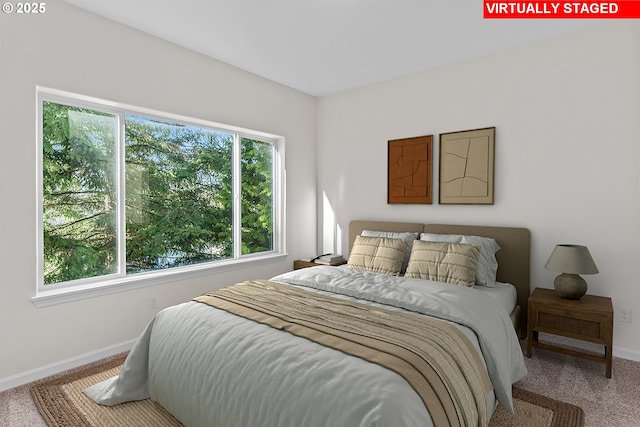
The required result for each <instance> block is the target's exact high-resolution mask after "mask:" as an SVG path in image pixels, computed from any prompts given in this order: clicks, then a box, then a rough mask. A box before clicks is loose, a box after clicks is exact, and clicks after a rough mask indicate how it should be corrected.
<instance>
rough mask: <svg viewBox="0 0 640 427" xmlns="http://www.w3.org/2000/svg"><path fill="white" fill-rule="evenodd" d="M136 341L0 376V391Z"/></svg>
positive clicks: (125, 348) (110, 353) (128, 346)
mask: <svg viewBox="0 0 640 427" xmlns="http://www.w3.org/2000/svg"><path fill="white" fill-rule="evenodd" d="M136 341H137V339H133V340H130V341H125V342H122V343H120V344H116V345H112V346H109V347H105V348H103V349H100V350H97V351H91V352H89V353H84V354H81V355H79V356H75V357H72V358H70V359H66V360H62V361H60V362H57V363H52V364H50V365H46V366H43V367H41V368H36V369H31V370H29V371H26V372H22V373H20V374H16V375H12V376H10V377H7V378H0V391H4V390H8V389H10V388H13V387H18V386H20V385H23V384H27V383H30V382H32V381H36V380H39V379H42V378H45V377H48V376H50V375H55V374H58V373H60V372H63V371H67V370H69V369H73V368H77V367H78V366H82V365H86V364H87V363H91V362H95V361H96V360H100V359H104V358H105V357H109V356H113V355H116V354H118V353H122V352H123V351H129V350H131V348H132V347H133V345H134V344H135V342H136Z"/></svg>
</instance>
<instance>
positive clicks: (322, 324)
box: [85, 221, 529, 427]
mask: <svg viewBox="0 0 640 427" xmlns="http://www.w3.org/2000/svg"><path fill="white" fill-rule="evenodd" d="M371 231H373V232H376V233H380V232H383V233H396V232H403V233H406V232H413V233H417V235H418V236H419V235H420V234H421V233H427V235H429V236H431V235H465V236H484V237H489V238H493V239H495V242H497V244H499V245H500V247H501V249H500V251H498V253H497V254H496V258H497V261H498V272H497V280H498V281H499V282H504V283H511V284H513V285H514V289H516V291H517V297H515V299H516V303H515V304H514V308H513V309H511V310H508V309H507V308H505V307H503V306H501V304H500V303H499V302H497V301H496V298H493V297H492V296H488V295H485V294H483V293H482V292H481V291H480V290H479V289H476V288H479V286H457V285H453V284H451V283H444V282H440V281H437V280H425V279H424V278H421V277H409V276H410V274H409V273H411V271H410V270H406V272H403V273H402V274H399V275H395V274H389V273H387V272H380V271H374V270H375V268H374V269H366V268H357V267H358V265H357V260H365V261H366V262H369V261H371V260H372V259H373V260H374V261H376V262H383V264H384V265H387V264H388V260H385V259H383V258H385V257H386V255H385V257H382V256H379V255H380V254H387V253H388V252H386V251H388V250H391V251H395V250H396V249H398V248H401V247H404V246H402V245H404V243H403V244H402V245H401V244H400V243H399V240H401V239H397V238H390V237H387V236H382V237H378V236H367V237H365V236H364V235H366V234H367V233H369V232H371ZM358 236H359V237H358ZM370 242H375V243H376V244H378V243H380V244H383V246H384V245H386V244H389V245H390V246H389V247H383V248H382V249H380V248H378V249H376V251H377V252H376V254H377V255H376V256H374V258H370V257H369V258H368V255H363V256H362V257H361V256H360V252H359V251H360V250H361V249H363V248H365V249H366V248H368V247H369V246H370V245H369V243H370ZM434 245H436V244H433V243H431V242H428V241H425V243H420V244H415V246H416V247H418V246H420V247H421V248H422V247H429V248H431V247H432V246H434ZM437 245H441V246H442V245H444V246H443V247H446V248H448V249H447V250H450V249H451V248H454V249H456V250H458V249H462V250H464V251H465V254H467V253H468V254H470V257H471V258H475V259H478V258H479V257H480V255H479V249H478V246H472V245H468V244H462V243H460V244H458V243H455V242H448V243H442V244H441V243H437ZM350 247H351V248H352V254H351V255H350V257H349V264H348V265H346V266H341V267H330V266H319V267H313V268H307V269H302V270H295V271H292V272H287V273H284V274H281V275H278V276H276V277H273V278H271V279H269V280H254V281H247V282H243V283H241V284H237V285H234V286H230V287H226V288H223V289H220V290H218V291H215V292H212V293H209V294H206V295H202V296H200V297H198V298H196V299H195V300H194V301H189V302H186V303H183V304H179V305H177V306H174V307H169V308H168V309H165V310H163V311H161V312H160V313H158V315H156V317H155V318H154V319H153V320H152V321H151V322H150V324H149V325H148V326H147V327H146V329H145V330H144V331H143V333H142V335H141V336H140V338H139V339H138V341H137V342H136V344H135V345H134V347H133V348H132V350H131V352H130V353H129V356H128V357H127V360H126V361H125V363H124V365H123V367H122V369H121V371H120V374H119V376H117V377H114V378H112V379H109V380H107V381H104V382H102V383H99V384H97V385H95V386H92V387H90V388H88V389H87V390H85V394H87V395H88V396H89V397H90V398H92V399H93V400H94V401H96V402H98V403H100V404H103V405H116V404H119V403H123V402H127V401H131V400H141V399H146V398H149V397H150V398H151V399H152V400H154V401H156V402H158V403H159V404H160V405H161V406H163V407H164V408H165V409H167V410H168V411H169V412H170V413H171V414H173V415H174V416H175V417H176V418H177V419H178V420H179V421H181V422H182V423H183V424H184V425H186V426H188V427H196V426H213V425H215V426H219V427H223V426H326V425H331V426H394V427H396V426H413V425H416V426H418V425H420V426H430V425H436V426H441V425H479V426H483V425H487V423H488V420H489V419H490V418H491V414H492V413H493V410H494V409H495V407H496V405H497V404H498V402H499V403H500V404H502V405H504V406H505V407H506V408H507V409H509V410H511V409H512V398H511V385H512V384H513V383H514V382H516V381H518V380H520V379H521V378H522V377H524V375H526V369H525V367H524V361H523V357H522V351H521V349H520V345H519V342H518V336H517V333H516V329H519V330H521V328H522V320H524V319H526V315H525V316H523V308H526V304H525V302H526V297H527V296H528V292H529V291H528V288H529V283H528V281H529V232H528V231H527V230H526V229H521V228H504V227H474V226H449V225H423V224H417V223H395V222H376V221H352V222H351V224H350ZM381 247H382V246H381ZM434 247H435V246H434ZM438 247H440V246H438ZM416 251H417V250H416ZM412 256H413V255H412ZM456 256H457V255H456ZM391 258H394V259H393V260H392V261H393V265H394V267H393V268H394V269H395V268H396V266H398V265H400V264H402V268H407V266H406V263H405V261H406V260H398V259H397V257H396V256H394V257H391ZM446 259H448V258H446ZM415 265H419V264H418V263H417V262H416V261H415V260H414V262H413V264H411V265H410V266H411V268H413V267H414V266H415ZM442 265H443V266H444V263H443V264H442ZM398 268H400V267H398ZM456 268H457V267H456ZM445 270H447V269H446V268H444V267H440V269H439V270H438V271H445ZM394 271H396V270H394ZM447 271H448V270H447ZM420 274H422V273H420ZM467 276H468V274H467ZM525 330H526V329H525Z"/></svg>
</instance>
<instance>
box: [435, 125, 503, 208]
mask: <svg viewBox="0 0 640 427" xmlns="http://www.w3.org/2000/svg"><path fill="white" fill-rule="evenodd" d="M495 132H496V128H495V127H491V128H485V129H475V130H468V131H461V132H451V133H443V134H440V187H439V202H440V203H441V204H485V205H492V204H493V176H494V149H495Z"/></svg>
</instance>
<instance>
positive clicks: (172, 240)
mask: <svg viewBox="0 0 640 427" xmlns="http://www.w3.org/2000/svg"><path fill="white" fill-rule="evenodd" d="M125 133H126V137H125V142H126V150H125V152H126V165H127V166H126V170H127V191H126V193H127V209H126V210H127V244H126V246H127V271H128V272H136V271H145V270H153V269H158V268H167V267H173V266H180V265H188V264H193V263H196V262H202V261H209V260H215V259H223V258H229V257H231V256H233V239H232V238H233V234H232V224H231V220H232V218H233V215H232V214H233V210H232V209H233V206H232V199H231V191H232V180H231V179H232V176H231V167H232V161H231V156H232V150H233V135H231V134H226V133H222V132H214V131H208V130H203V129H198V128H194V127H190V126H181V125H177V124H175V123H165V122H158V121H151V120H148V119H145V118H142V117H137V116H127V120H126V128H125Z"/></svg>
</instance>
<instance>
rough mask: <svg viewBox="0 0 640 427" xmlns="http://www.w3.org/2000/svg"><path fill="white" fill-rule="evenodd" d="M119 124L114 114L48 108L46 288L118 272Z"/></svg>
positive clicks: (45, 122)
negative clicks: (55, 284) (117, 131)
mask: <svg viewBox="0 0 640 427" xmlns="http://www.w3.org/2000/svg"><path fill="white" fill-rule="evenodd" d="M116 124H117V117H115V116H113V115H108V114H103V113H99V112H95V111H90V110H86V109H81V108H74V107H67V106H64V105H59V104H54V103H49V102H45V103H44V105H43V160H44V161H43V206H44V211H43V220H44V236H43V237H44V270H45V283H46V284H49V283H55V282H60V281H66V280H73V279H81V278H85V277H92V276H97V275H104V274H109V273H113V272H115V271H116V268H117V262H116V258H117V243H116V211H115V208H116V191H115V187H116V176H115V174H116V165H115V150H116V144H115V141H116V140H115V136H116V129H117V128H116Z"/></svg>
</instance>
